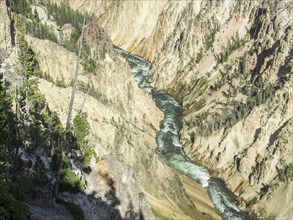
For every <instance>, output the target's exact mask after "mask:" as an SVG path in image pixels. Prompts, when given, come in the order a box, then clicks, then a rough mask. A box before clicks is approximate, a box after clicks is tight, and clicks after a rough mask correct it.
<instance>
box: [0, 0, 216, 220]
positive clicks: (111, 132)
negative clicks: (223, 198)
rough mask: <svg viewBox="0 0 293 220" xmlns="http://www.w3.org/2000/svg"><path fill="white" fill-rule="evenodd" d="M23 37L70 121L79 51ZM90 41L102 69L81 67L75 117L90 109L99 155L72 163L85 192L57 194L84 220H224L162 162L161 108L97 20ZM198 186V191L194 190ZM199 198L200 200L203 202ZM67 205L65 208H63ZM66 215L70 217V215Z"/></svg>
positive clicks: (43, 84)
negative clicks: (86, 166)
mask: <svg viewBox="0 0 293 220" xmlns="http://www.w3.org/2000/svg"><path fill="white" fill-rule="evenodd" d="M91 2H95V1H91ZM106 2H107V1H105V2H104V3H105V4H107V3H106ZM33 8H34V9H36V11H37V13H38V16H39V18H40V22H44V23H47V22H48V23H47V24H48V25H52V26H51V28H53V29H54V31H55V32H57V28H58V30H59V31H60V30H62V29H61V27H58V26H57V25H56V24H54V23H53V22H52V19H51V20H50V19H49V18H48V16H47V15H46V10H44V7H42V6H40V5H34V6H33ZM0 9H1V12H2V11H3V14H4V15H5V16H6V15H7V14H6V13H7V7H6V5H5V4H4V1H1V8H0ZM1 15H2V14H1ZM2 18H3V19H4V20H2ZM6 18H7V17H2V16H1V20H0V23H1V25H2V24H3V25H4V26H5V27H4V30H8V31H7V33H9V31H10V29H9V22H7V21H6V20H5V19H6ZM12 20H13V17H12ZM49 20H50V21H49ZM55 29H56V30H55ZM7 33H6V32H5V33H4V34H2V33H1V35H0V36H1V38H0V39H1V48H3V50H5V51H6V48H11V51H9V53H8V56H6V57H5V59H4V61H3V63H2V68H1V72H3V73H4V74H5V77H6V78H7V79H8V80H9V81H10V82H11V83H12V86H13V85H14V82H13V81H14V80H15V79H16V78H17V76H16V74H15V73H14V71H15V70H16V69H17V68H18V67H17V65H18V63H17V56H16V54H17V52H18V47H17V46H16V47H14V46H13V45H12V44H11V41H10V40H11V39H12V38H8V37H7ZM2 35H3V36H2ZM2 39H4V40H2ZM117 39H118V38H117ZM26 41H27V42H28V44H29V46H30V48H31V50H32V52H33V53H34V54H37V61H38V67H39V68H40V70H41V71H42V72H43V76H42V77H41V78H39V79H38V80H39V88H40V90H41V92H42V93H43V94H44V95H45V97H46V100H47V102H48V105H49V107H50V109H52V110H53V111H56V112H57V113H58V116H59V118H60V119H61V122H62V124H63V125H65V122H66V117H67V113H68V105H69V99H70V94H71V90H72V80H73V75H74V72H75V66H76V62H77V56H76V54H75V53H73V52H70V51H68V50H67V49H65V48H64V47H62V46H60V45H58V44H57V43H54V42H52V41H50V40H47V39H38V38H34V37H32V36H29V35H27V36H26ZM85 42H86V43H87V45H88V46H89V47H90V53H91V57H92V58H93V59H94V60H95V61H96V63H97V71H96V72H94V73H93V74H89V73H87V72H86V71H85V69H84V68H83V66H82V65H79V70H78V72H79V76H78V83H77V85H78V89H77V93H76V95H75V102H74V107H73V117H74V116H75V115H76V114H78V113H80V112H83V113H86V114H87V120H88V122H89V124H90V137H89V138H88V141H89V144H90V145H91V146H93V147H94V150H95V153H96V156H95V157H94V158H92V160H91V164H90V167H91V172H88V173H86V172H81V171H80V170H79V169H78V168H76V167H74V172H76V173H77V174H78V175H81V177H82V178H84V179H85V181H86V183H87V184H86V190H85V195H82V194H78V195H73V194H69V193H66V192H64V193H61V195H60V197H61V198H62V199H64V200H65V201H69V202H72V203H75V204H77V205H79V206H80V207H81V208H82V209H83V211H84V213H85V217H86V219H103V218H110V219H112V218H116V217H117V216H116V215H115V214H117V213H116V211H117V210H118V214H119V216H121V218H124V219H141V218H144V219H155V216H156V217H157V218H159V219H164V218H166V217H173V218H177V219H182V218H184V219H202V218H204V217H209V216H212V217H213V218H215V219H221V217H220V216H219V215H218V213H217V211H215V209H214V206H213V204H212V202H211V201H210V199H209V197H208V194H207V192H206V191H205V190H204V189H202V188H201V187H200V186H199V185H196V184H195V183H193V182H192V181H190V179H188V178H186V177H183V176H181V175H180V174H178V173H177V172H176V171H174V170H173V169H171V168H170V167H168V166H167V165H165V162H164V161H162V159H161V158H160V157H159V156H158V155H157V154H156V151H155V148H156V141H155V136H156V132H157V131H158V129H159V123H160V120H161V119H162V112H160V111H159V110H158V109H157V108H156V106H155V104H154V102H153V100H152V99H151V97H150V95H149V94H148V93H147V92H145V91H143V90H141V89H139V88H138V86H137V84H136V82H135V80H134V77H133V75H132V72H131V69H130V66H129V64H128V63H127V61H126V60H125V59H124V58H122V57H121V56H119V55H118V54H117V53H116V52H114V50H113V45H112V41H111V39H110V38H109V37H108V36H107V32H106V31H105V30H104V28H103V26H102V25H101V24H100V23H99V21H98V20H97V19H95V18H93V19H92V20H91V22H90V23H89V24H88V25H87V28H86V30H85ZM125 42H126V41H125ZM82 62H83V61H82V60H81V63H82ZM8 65H12V66H13V71H12V72H7V71H6V70H7V69H6V67H7V66H8ZM57 82H59V83H57ZM61 84H62V86H61ZM89 86H91V90H90V91H89V90H88V88H89ZM195 190H196V191H197V192H198V195H194V191H195ZM87 196H88V197H89V198H88V197H87ZM90 196H94V197H95V198H98V199H99V201H100V203H99V204H93V202H92V201H91V199H90ZM195 200H196V201H200V205H198V204H197V203H196V202H194V201H195ZM105 204H108V205H109V206H110V208H109V207H108V206H105ZM31 206H32V216H33V218H40V216H42V218H50V216H55V215H56V216H57V215H58V213H56V212H54V209H52V210H51V209H49V208H48V207H46V204H41V203H40V202H38V203H34V202H31ZM63 209H64V208H63ZM63 209H60V210H61V211H62V212H63V211H64V210H63ZM61 211H60V213H62V212H61ZM60 213H59V215H61V214H60ZM154 214H155V215H154ZM44 216H46V217H44ZM64 216H66V218H67V219H70V217H69V216H70V215H69V214H68V213H66V214H64Z"/></svg>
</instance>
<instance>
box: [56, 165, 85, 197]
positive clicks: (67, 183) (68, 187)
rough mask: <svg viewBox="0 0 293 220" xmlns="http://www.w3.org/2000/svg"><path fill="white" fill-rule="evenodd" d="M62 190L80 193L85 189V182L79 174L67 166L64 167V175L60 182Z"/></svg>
mask: <svg viewBox="0 0 293 220" xmlns="http://www.w3.org/2000/svg"><path fill="white" fill-rule="evenodd" d="M60 190H61V191H66V192H71V193H79V192H83V191H84V190H85V182H84V180H81V179H80V177H79V176H76V175H75V174H74V173H73V172H72V170H71V169H70V168H69V167H67V168H64V169H63V176H62V179H61V182H60Z"/></svg>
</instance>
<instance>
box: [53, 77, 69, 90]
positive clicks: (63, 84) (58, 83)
mask: <svg viewBox="0 0 293 220" xmlns="http://www.w3.org/2000/svg"><path fill="white" fill-rule="evenodd" d="M55 84H56V86H58V87H61V88H67V85H66V82H65V78H64V76H63V75H61V79H59V77H57V79H56V83H55Z"/></svg>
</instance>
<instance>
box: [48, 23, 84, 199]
mask: <svg viewBox="0 0 293 220" xmlns="http://www.w3.org/2000/svg"><path fill="white" fill-rule="evenodd" d="M84 29H85V18H84V20H83V26H82V31H81V37H80V42H79V51H78V56H77V61H76V67H75V73H74V80H73V86H72V91H71V97H70V103H69V109H68V114H67V121H66V127H65V133H64V138H63V146H62V147H61V158H60V163H59V166H58V171H57V176H56V183H55V191H54V199H57V198H58V194H59V187H60V180H61V171H62V168H63V165H64V157H65V151H64V148H66V147H67V145H68V143H67V137H66V133H67V131H69V130H70V127H71V116H72V110H73V103H74V97H75V92H76V84H77V76H78V67H79V62H80V56H81V51H82V41H83V33H84Z"/></svg>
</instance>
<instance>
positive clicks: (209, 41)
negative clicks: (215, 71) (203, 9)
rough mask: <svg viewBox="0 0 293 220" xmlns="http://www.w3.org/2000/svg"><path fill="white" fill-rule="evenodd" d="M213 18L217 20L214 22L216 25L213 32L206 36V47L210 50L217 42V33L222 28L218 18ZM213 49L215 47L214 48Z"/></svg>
mask: <svg viewBox="0 0 293 220" xmlns="http://www.w3.org/2000/svg"><path fill="white" fill-rule="evenodd" d="M213 20H215V21H216V22H212V25H213V26H214V27H213V28H212V30H211V33H210V35H208V36H207V37H206V38H205V42H204V44H205V49H206V50H209V49H210V48H212V47H213V44H214V42H215V37H216V33H217V32H218V31H219V29H220V23H219V22H218V21H217V19H216V18H214V19H213ZM212 50H213V48H212Z"/></svg>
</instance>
